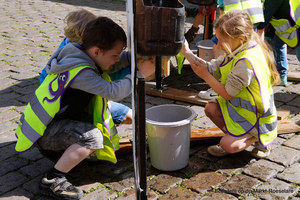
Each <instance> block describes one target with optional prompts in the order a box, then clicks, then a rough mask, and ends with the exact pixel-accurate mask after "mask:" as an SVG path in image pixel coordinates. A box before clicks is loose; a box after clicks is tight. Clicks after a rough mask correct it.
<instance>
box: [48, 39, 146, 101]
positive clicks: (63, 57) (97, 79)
mask: <svg viewBox="0 0 300 200" xmlns="http://www.w3.org/2000/svg"><path fill="white" fill-rule="evenodd" d="M129 57H130V54H129V52H123V53H122V54H121V55H120V61H119V62H118V63H116V64H115V65H114V66H112V69H110V71H118V70H119V69H121V68H123V67H124V66H128V65H130V63H129V62H130V59H129ZM86 65H87V66H91V67H93V68H94V69H96V70H97V71H98V69H97V67H96V65H95V63H94V62H93V60H92V59H91V58H90V57H89V56H88V55H87V54H85V53H84V52H83V51H82V48H81V45H80V44H78V43H69V44H67V45H66V46H64V47H63V48H60V49H59V50H57V51H56V52H55V53H54V54H53V55H52V56H51V58H50V60H49V61H48V63H47V65H46V69H47V73H48V74H60V73H63V72H66V71H68V70H71V69H73V68H76V67H79V66H86ZM100 73H101V72H100ZM139 75H140V74H139ZM131 87H132V86H131V75H127V76H126V77H125V78H124V79H121V80H118V81H112V82H107V81H106V80H104V79H103V78H102V77H101V76H99V75H98V74H97V73H96V72H95V71H94V70H93V69H85V70H83V71H82V72H81V73H80V74H79V75H78V76H77V77H76V78H75V80H74V81H73V82H72V83H71V84H70V88H73V89H78V90H83V91H85V92H88V93H91V94H94V95H98V96H101V97H104V98H107V99H109V100H114V101H118V100H120V99H122V98H124V97H126V96H128V95H129V94H130V93H131Z"/></svg>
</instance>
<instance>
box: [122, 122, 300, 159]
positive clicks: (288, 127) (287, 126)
mask: <svg viewBox="0 0 300 200" xmlns="http://www.w3.org/2000/svg"><path fill="white" fill-rule="evenodd" d="M277 131H278V132H277V133H278V135H280V134H286V133H296V132H300V126H298V125H297V124H296V123H295V122H293V121H291V120H279V121H278V126H277ZM223 136H224V133H223V131H221V129H219V128H217V127H215V128H208V129H195V130H191V145H196V144H205V143H210V142H218V141H219V140H220V139H221V138H222V137H223ZM131 152H132V144H131V142H130V139H128V138H125V139H122V140H120V150H119V151H117V154H124V153H131Z"/></svg>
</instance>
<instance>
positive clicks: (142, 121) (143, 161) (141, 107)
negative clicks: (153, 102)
mask: <svg viewBox="0 0 300 200" xmlns="http://www.w3.org/2000/svg"><path fill="white" fill-rule="evenodd" d="M145 96H146V91H145V79H144V78H139V79H138V95H137V102H138V109H137V110H138V135H137V137H138V145H137V146H138V147H137V149H138V157H139V159H138V160H139V177H140V180H139V181H140V187H141V191H140V195H141V200H145V199H147V146H146V112H145V105H146V100H145Z"/></svg>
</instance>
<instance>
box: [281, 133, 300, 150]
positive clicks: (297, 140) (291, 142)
mask: <svg viewBox="0 0 300 200" xmlns="http://www.w3.org/2000/svg"><path fill="white" fill-rule="evenodd" d="M283 145H284V146H287V147H291V148H294V149H298V150H300V135H294V136H293V137H291V138H289V139H288V140H287V141H285V142H284V143H283Z"/></svg>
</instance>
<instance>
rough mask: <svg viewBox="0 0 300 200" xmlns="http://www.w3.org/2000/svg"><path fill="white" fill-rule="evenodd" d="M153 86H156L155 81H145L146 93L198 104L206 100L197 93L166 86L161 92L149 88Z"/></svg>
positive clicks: (204, 103)
mask: <svg viewBox="0 0 300 200" xmlns="http://www.w3.org/2000/svg"><path fill="white" fill-rule="evenodd" d="M155 86H156V83H155V82H146V86H145V89H146V94H148V95H153V96H157V97H163V98H168V99H174V100H177V101H183V102H188V103H193V104H198V105H206V104H207V102H208V101H207V100H203V99H200V98H199V97H198V93H194V92H189V91H185V90H179V89H175V88H168V89H166V90H164V91H162V92H159V91H156V90H152V89H151V88H155Z"/></svg>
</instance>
